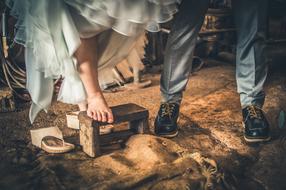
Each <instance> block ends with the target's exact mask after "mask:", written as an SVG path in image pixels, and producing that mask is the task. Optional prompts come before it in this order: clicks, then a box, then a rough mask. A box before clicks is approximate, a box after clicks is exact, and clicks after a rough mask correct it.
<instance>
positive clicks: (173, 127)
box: [154, 103, 180, 138]
mask: <svg viewBox="0 0 286 190" xmlns="http://www.w3.org/2000/svg"><path fill="white" fill-rule="evenodd" d="M179 109H180V106H179V104H176V103H164V104H161V106H160V109H159V111H158V115H157V117H156V119H155V124H154V125H155V134H156V135H158V136H162V137H166V138H172V137H175V136H177V135H178V126H177V120H178V117H179Z"/></svg>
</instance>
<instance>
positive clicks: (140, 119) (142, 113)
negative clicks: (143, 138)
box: [79, 104, 149, 157]
mask: <svg viewBox="0 0 286 190" xmlns="http://www.w3.org/2000/svg"><path fill="white" fill-rule="evenodd" d="M111 110H112V113H113V115H114V118H115V121H114V123H113V124H119V123H123V122H128V130H125V131H117V132H113V133H111V134H107V135H100V134H99V128H100V126H104V125H107V123H100V122H97V121H94V120H92V119H91V118H89V117H88V116H87V115H86V112H81V113H80V114H79V122H80V144H81V146H82V148H83V151H84V152H85V153H86V154H87V155H89V156H90V157H96V156H99V155H100V153H101V150H100V145H101V144H102V143H104V144H106V143H107V142H111V141H115V140H119V139H126V138H127V137H130V136H131V135H133V134H143V133H147V132H149V126H148V117H149V112H148V110H146V109H145V108H143V107H141V106H138V105H136V104H124V105H119V106H114V107H111Z"/></svg>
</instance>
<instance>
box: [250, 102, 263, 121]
mask: <svg viewBox="0 0 286 190" xmlns="http://www.w3.org/2000/svg"><path fill="white" fill-rule="evenodd" d="M247 111H248V113H249V115H248V116H249V117H250V118H252V119H262V115H263V111H262V110H261V109H260V108H258V107H256V106H253V105H252V106H249V107H247Z"/></svg>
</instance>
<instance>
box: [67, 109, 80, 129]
mask: <svg viewBox="0 0 286 190" xmlns="http://www.w3.org/2000/svg"><path fill="white" fill-rule="evenodd" d="M78 114H79V112H69V113H67V114H66V118H67V127H68V128H71V129H77V130H78V129H80V127H79V120H78Z"/></svg>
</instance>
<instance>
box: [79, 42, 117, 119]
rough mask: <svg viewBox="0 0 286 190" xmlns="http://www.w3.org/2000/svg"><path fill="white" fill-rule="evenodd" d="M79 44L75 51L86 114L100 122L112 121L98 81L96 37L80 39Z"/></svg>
mask: <svg viewBox="0 0 286 190" xmlns="http://www.w3.org/2000/svg"><path fill="white" fill-rule="evenodd" d="M81 41H82V43H81V46H80V47H79V48H78V50H77V51H76V53H75V57H76V59H77V61H78V71H79V74H80V78H81V80H82V82H83V84H84V87H85V90H86V93H87V115H88V116H89V117H91V118H93V119H94V120H97V121H101V122H108V123H112V122H113V115H112V112H111V110H110V108H109V107H108V105H107V103H106V101H105V99H104V96H103V94H102V91H101V89H100V86H99V83H98V73H97V63H98V59H97V54H96V52H97V50H96V37H93V38H89V39H81Z"/></svg>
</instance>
